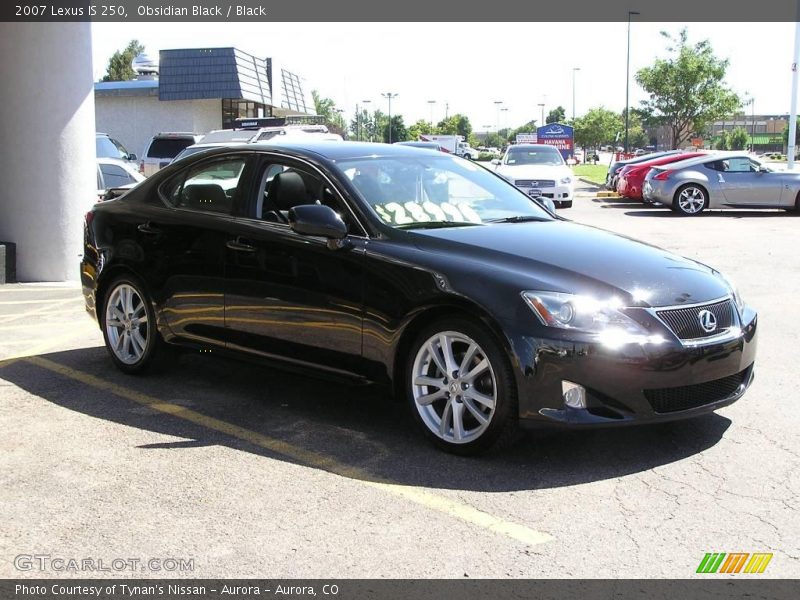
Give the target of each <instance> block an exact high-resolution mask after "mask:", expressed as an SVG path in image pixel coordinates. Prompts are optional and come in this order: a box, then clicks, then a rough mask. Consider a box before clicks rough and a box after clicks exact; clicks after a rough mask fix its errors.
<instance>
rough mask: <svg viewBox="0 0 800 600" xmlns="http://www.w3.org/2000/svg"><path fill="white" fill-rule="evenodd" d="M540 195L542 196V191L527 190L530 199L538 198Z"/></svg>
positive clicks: (535, 189)
mask: <svg viewBox="0 0 800 600" xmlns="http://www.w3.org/2000/svg"><path fill="white" fill-rule="evenodd" d="M541 195H542V190H540V189H537V188H531V189H529V190H528V196H530V197H531V198H538V197H539V196H541Z"/></svg>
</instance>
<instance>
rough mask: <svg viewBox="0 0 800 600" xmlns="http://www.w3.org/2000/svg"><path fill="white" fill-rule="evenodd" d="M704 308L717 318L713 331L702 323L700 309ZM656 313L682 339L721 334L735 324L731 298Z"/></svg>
mask: <svg viewBox="0 0 800 600" xmlns="http://www.w3.org/2000/svg"><path fill="white" fill-rule="evenodd" d="M703 310H707V311H709V312H710V313H711V314H713V315H714V317H715V318H716V320H717V326H716V328H715V329H714V330H713V331H706V330H704V329H703V328H702V327H701V325H700V311H703ZM656 314H657V315H658V316H659V318H660V319H661V320H662V321H664V323H666V324H667V327H669V328H670V329H671V330H672V332H673V333H674V334H675V335H677V336H678V337H679V338H680V339H682V340H694V339H697V338H704V337H709V336H712V335H719V334H720V333H723V332H724V331H725V330H726V329H728V328H730V327H732V326H733V324H734V321H733V302H731V301H730V300H723V301H722V302H715V303H714V304H706V305H705V306H693V307H691V308H673V309H670V310H658V311H656Z"/></svg>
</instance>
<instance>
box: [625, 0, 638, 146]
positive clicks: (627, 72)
mask: <svg viewBox="0 0 800 600" xmlns="http://www.w3.org/2000/svg"><path fill="white" fill-rule="evenodd" d="M638 14H639V13H638V12H636V11H634V10H629V11H628V60H627V63H626V66H625V153H627V152H628V124H629V121H630V112H631V111H630V100H629V94H630V86H631V16H633V15H638Z"/></svg>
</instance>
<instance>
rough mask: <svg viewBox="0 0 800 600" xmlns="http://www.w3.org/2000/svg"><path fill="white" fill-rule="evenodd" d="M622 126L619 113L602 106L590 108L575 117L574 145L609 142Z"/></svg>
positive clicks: (596, 144)
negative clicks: (583, 113) (580, 115)
mask: <svg viewBox="0 0 800 600" xmlns="http://www.w3.org/2000/svg"><path fill="white" fill-rule="evenodd" d="M623 128H624V124H623V121H622V116H621V115H620V114H619V113H615V112H614V111H612V110H608V109H607V108H605V107H602V106H598V107H597V108H592V109H591V110H589V111H588V112H587V113H586V114H585V115H583V116H582V117H578V118H577V119H575V145H576V146H581V147H584V148H586V147H587V146H589V147H594V146H599V145H601V144H606V143H609V142H611V141H613V140H614V136H616V135H617V132H618V131H621V130H622V129H623Z"/></svg>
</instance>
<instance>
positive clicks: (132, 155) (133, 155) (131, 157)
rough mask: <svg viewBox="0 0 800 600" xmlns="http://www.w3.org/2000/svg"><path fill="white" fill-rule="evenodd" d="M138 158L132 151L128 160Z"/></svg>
mask: <svg viewBox="0 0 800 600" xmlns="http://www.w3.org/2000/svg"><path fill="white" fill-rule="evenodd" d="M137 159H138V156H136V155H135V154H133V153H132V152H131V153H130V154H128V160H137Z"/></svg>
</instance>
